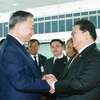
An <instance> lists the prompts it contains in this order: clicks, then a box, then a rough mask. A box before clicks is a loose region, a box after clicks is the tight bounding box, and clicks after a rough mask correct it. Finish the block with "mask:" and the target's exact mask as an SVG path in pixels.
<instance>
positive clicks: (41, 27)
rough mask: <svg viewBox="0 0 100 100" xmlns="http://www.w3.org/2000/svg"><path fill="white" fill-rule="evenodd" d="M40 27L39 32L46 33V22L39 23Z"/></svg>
mask: <svg viewBox="0 0 100 100" xmlns="http://www.w3.org/2000/svg"><path fill="white" fill-rule="evenodd" d="M38 28H39V33H44V23H39V24H38Z"/></svg>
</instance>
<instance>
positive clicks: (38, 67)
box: [34, 56, 41, 76]
mask: <svg viewBox="0 0 100 100" xmlns="http://www.w3.org/2000/svg"><path fill="white" fill-rule="evenodd" d="M34 62H35V64H36V67H37V69H38V71H39V74H40V76H41V69H40V66H39V65H38V64H37V60H36V56H34Z"/></svg>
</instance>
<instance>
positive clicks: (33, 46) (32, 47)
mask: <svg viewBox="0 0 100 100" xmlns="http://www.w3.org/2000/svg"><path fill="white" fill-rule="evenodd" d="M39 48H40V42H39V41H38V40H37V39H31V40H30V41H29V42H28V51H29V52H30V54H31V57H32V59H33V61H35V57H36V61H37V67H38V71H39V73H40V76H41V77H42V76H43V72H44V62H45V61H46V59H47V58H46V57H45V56H44V55H42V54H39V53H38V51H39Z"/></svg>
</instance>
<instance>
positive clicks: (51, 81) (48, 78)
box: [42, 74, 57, 94]
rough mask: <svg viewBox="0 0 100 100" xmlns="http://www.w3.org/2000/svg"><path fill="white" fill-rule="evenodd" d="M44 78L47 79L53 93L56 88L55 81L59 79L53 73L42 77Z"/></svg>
mask: <svg viewBox="0 0 100 100" xmlns="http://www.w3.org/2000/svg"><path fill="white" fill-rule="evenodd" d="M42 79H43V80H46V81H47V83H48V84H49V85H50V91H49V92H50V93H51V94H53V93H54V92H55V90H54V83H55V82H56V81H57V79H56V78H55V76H54V75H52V74H47V75H45V76H43V78H42Z"/></svg>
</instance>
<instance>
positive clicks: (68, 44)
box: [65, 38, 77, 60]
mask: <svg viewBox="0 0 100 100" xmlns="http://www.w3.org/2000/svg"><path fill="white" fill-rule="evenodd" d="M65 52H66V56H67V58H68V60H69V59H70V58H71V57H72V56H73V55H74V54H75V53H76V52H77V50H76V49H75V48H74V47H73V41H72V38H69V39H68V40H67V42H66V45H65Z"/></svg>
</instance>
